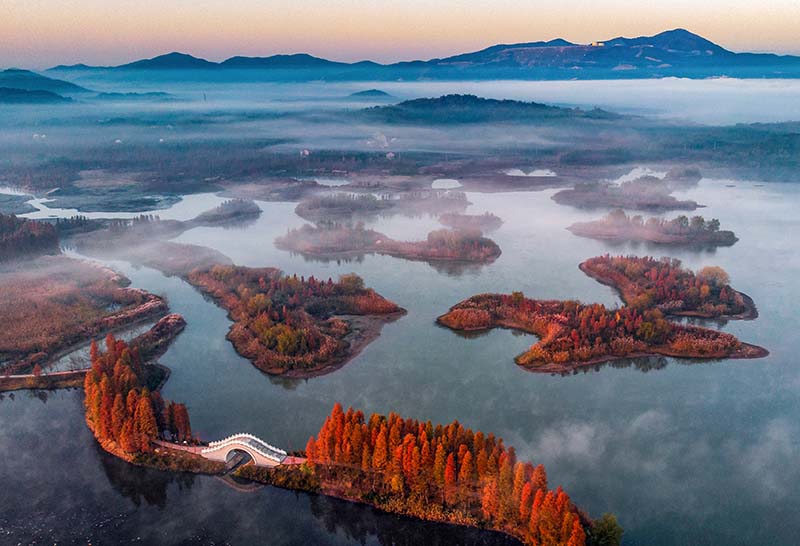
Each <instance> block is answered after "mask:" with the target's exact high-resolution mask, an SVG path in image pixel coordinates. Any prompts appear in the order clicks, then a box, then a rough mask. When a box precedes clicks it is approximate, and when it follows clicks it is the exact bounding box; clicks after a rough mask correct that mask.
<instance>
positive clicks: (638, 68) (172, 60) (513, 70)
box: [51, 29, 800, 81]
mask: <svg viewBox="0 0 800 546" xmlns="http://www.w3.org/2000/svg"><path fill="white" fill-rule="evenodd" d="M181 69H194V70H200V71H205V74H206V76H204V77H207V78H208V79H210V80H213V79H222V78H224V79H236V78H249V79H265V80H275V81H280V80H281V79H298V80H312V79H326V80H338V81H356V80H370V79H372V80H379V81H380V80H382V81H388V80H397V79H404V80H417V79H439V80H446V79H456V80H458V79H501V78H508V79H553V80H563V79H617V78H658V77H667V76H678V77H688V78H707V77H715V76H716V77H720V76H730V77H774V78H798V77H800V57H796V56H790V55H773V54H767V53H734V52H732V51H729V50H727V49H725V48H723V47H721V46H719V45H717V44H715V43H713V42H711V41H709V40H707V39H705V38H703V37H702V36H698V35H697V34H693V33H691V32H689V31H688V30H684V29H675V30H669V31H666V32H662V33H660V34H656V35H655V36H640V37H638V38H624V37H617V38H612V39H610V40H604V41H598V42H593V43H591V44H576V43H572V42H568V41H567V40H563V39H556V40H550V41H546V42H527V43H518V44H498V45H493V46H491V47H488V48H486V49H482V50H480V51H474V52H471V53H462V54H459V55H454V56H451V57H445V58H440V59H431V60H428V61H407V62H400V63H394V64H386V65H382V64H378V63H374V62H372V61H361V62H357V63H342V62H336V61H329V60H327V59H321V58H319V57H314V56H312V55H307V54H303V53H300V54H293V55H273V56H271V57H231V58H230V59H227V60H226V61H223V62H221V63H215V62H211V61H207V60H205V59H199V58H197V57H192V56H191V55H187V54H185V53H169V54H167V55H162V56H159V57H155V58H152V59H146V60H142V61H136V62H133V63H129V64H125V65H121V66H116V67H106V68H99V67H87V66H86V65H73V66H69V67H67V66H60V67H55V68H54V69H51V70H60V71H68V70H181ZM275 69H281V70H275ZM223 70H224V71H225V75H224V76H222V75H219V74H220V73H221V71H223ZM234 70H236V71H238V74H231V71H234Z"/></svg>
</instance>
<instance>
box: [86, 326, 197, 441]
mask: <svg viewBox="0 0 800 546" xmlns="http://www.w3.org/2000/svg"><path fill="white" fill-rule="evenodd" d="M105 345H106V351H105V352H100V350H99V348H98V346H97V343H96V342H94V341H92V345H91V349H90V358H91V364H92V366H91V369H90V370H89V371H88V372H87V373H86V377H85V379H84V392H85V398H84V405H85V407H86V421H87V423H88V424H89V426H90V428H91V429H92V431H93V432H94V434H95V436H96V437H97V439H98V440H99V441H100V442H101V443H104V442H108V443H113V445H114V446H116V447H118V448H119V449H121V450H122V451H124V452H125V453H128V454H135V453H149V452H150V451H152V443H153V441H154V440H156V439H159V438H162V439H170V440H173V441H191V440H192V428H191V424H190V422H189V413H188V411H187V410H186V406H184V405H183V404H177V403H175V402H169V401H165V400H164V399H162V398H161V395H160V394H159V392H158V391H151V390H150V389H148V388H147V386H146V372H145V369H144V367H143V365H142V361H141V358H140V355H139V351H138V349H137V348H136V347H130V346H128V344H126V343H125V342H124V341H121V340H118V339H115V338H114V336H113V335H111V334H109V335H108V336H106V340H105Z"/></svg>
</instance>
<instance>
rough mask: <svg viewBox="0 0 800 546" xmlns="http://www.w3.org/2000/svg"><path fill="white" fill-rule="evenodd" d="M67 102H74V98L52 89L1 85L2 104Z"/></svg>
mask: <svg viewBox="0 0 800 546" xmlns="http://www.w3.org/2000/svg"><path fill="white" fill-rule="evenodd" d="M66 102H72V99H68V98H67V97H62V96H61V95H58V94H56V93H52V92H50V91H42V90H40V89H34V90H28V89H14V88H11V87H0V104H56V103H66Z"/></svg>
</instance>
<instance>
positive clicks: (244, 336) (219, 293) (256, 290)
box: [186, 265, 405, 377]
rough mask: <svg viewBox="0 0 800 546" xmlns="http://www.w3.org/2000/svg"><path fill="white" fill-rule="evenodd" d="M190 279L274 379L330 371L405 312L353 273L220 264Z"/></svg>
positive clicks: (241, 348) (236, 341) (242, 349)
mask: <svg viewBox="0 0 800 546" xmlns="http://www.w3.org/2000/svg"><path fill="white" fill-rule="evenodd" d="M186 280H187V281H188V282H189V283H190V284H192V285H193V286H195V287H196V288H197V289H199V290H200V291H201V292H202V293H204V294H206V295H208V296H210V297H212V298H213V299H214V301H216V303H217V304H218V305H220V306H221V307H222V308H224V309H226V310H227V311H228V314H229V316H230V318H231V320H232V321H233V325H232V326H231V329H230V332H229V333H228V336H227V337H228V339H229V340H230V341H231V342H232V343H233V346H234V348H235V349H236V351H237V352H238V353H239V354H240V355H242V356H243V357H245V358H247V359H249V360H250V361H251V362H252V363H253V364H254V365H255V366H256V367H257V368H258V369H260V370H262V371H264V372H266V373H268V374H272V375H285V376H289V377H312V376H317V375H323V374H326V373H330V372H332V371H334V370H336V369H338V368H340V367H341V366H342V365H344V364H345V363H346V362H348V361H349V360H350V359H352V358H353V357H355V356H356V355H357V354H358V353H359V352H360V351H361V350H362V349H363V348H364V347H365V346H366V345H367V344H369V343H370V342H371V341H372V340H373V339H375V338H376V337H377V336H378V335H379V334H380V330H381V328H382V327H383V325H384V324H386V323H388V322H391V321H394V320H396V319H397V318H399V317H400V316H402V315H403V314H405V310H404V309H402V308H400V307H398V306H397V305H395V304H394V303H392V302H391V301H389V300H387V299H386V298H384V297H382V296H380V295H379V294H378V293H377V292H375V291H374V290H372V289H371V288H365V287H364V281H363V280H362V279H361V278H360V277H358V276H357V275H355V274H349V275H342V276H341V277H340V278H339V280H338V281H336V282H334V281H333V280H331V279H328V280H327V281H324V280H318V279H316V278H314V277H309V278H308V279H305V278H303V277H297V276H296V275H293V276H287V275H284V274H283V273H282V272H281V271H280V270H278V269H274V268H269V267H265V268H249V267H241V266H233V265H215V266H212V267H210V268H204V269H196V270H194V271H192V272H190V273H189V274H188V275H187V276H186Z"/></svg>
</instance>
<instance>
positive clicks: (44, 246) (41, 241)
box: [0, 214, 60, 261]
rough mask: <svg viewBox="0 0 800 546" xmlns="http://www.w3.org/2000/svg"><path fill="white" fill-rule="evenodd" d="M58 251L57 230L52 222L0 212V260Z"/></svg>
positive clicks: (56, 252)
mask: <svg viewBox="0 0 800 546" xmlns="http://www.w3.org/2000/svg"><path fill="white" fill-rule="evenodd" d="M59 252H60V248H59V244H58V232H57V231H56V228H55V227H54V226H53V225H52V224H50V223H48V222H37V221H35V220H27V219H25V218H18V217H17V216H15V215H13V214H0V261H2V260H10V259H13V258H18V257H21V256H31V255H36V254H58V253H59Z"/></svg>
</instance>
